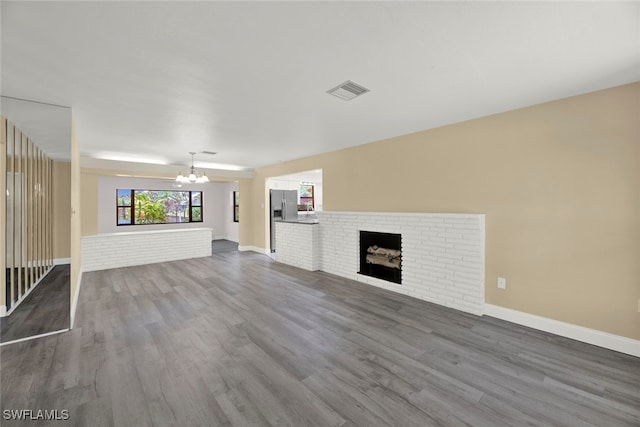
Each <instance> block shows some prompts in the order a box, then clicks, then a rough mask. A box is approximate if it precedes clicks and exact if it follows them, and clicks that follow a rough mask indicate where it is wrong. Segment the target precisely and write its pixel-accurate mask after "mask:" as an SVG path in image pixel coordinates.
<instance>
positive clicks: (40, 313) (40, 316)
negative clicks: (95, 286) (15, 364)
mask: <svg viewBox="0 0 640 427" xmlns="http://www.w3.org/2000/svg"><path fill="white" fill-rule="evenodd" d="M70 274H71V271H70V266H69V265H68V264H67V265H57V266H55V267H54V268H53V269H52V270H51V271H50V272H49V274H47V275H46V276H45V277H44V278H43V279H42V281H41V282H40V284H38V286H37V287H36V288H35V289H34V290H33V291H32V292H31V293H30V294H29V295H28V296H27V298H26V299H25V300H24V301H23V302H22V303H21V304H20V305H19V306H18V307H17V308H16V309H15V311H14V312H13V313H11V315H9V316H6V317H0V343H6V342H9V341H14V340H18V339H21V338H27V337H30V336H34V335H40V334H46V333H48V332H55V331H59V330H61V329H68V328H69V326H70V317H69V314H70V305H71V303H70Z"/></svg>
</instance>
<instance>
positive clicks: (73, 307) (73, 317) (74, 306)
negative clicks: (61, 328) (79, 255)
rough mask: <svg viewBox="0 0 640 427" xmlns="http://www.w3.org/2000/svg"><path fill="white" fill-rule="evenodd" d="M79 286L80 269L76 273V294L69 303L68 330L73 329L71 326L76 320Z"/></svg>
mask: <svg viewBox="0 0 640 427" xmlns="http://www.w3.org/2000/svg"><path fill="white" fill-rule="evenodd" d="M80 285H82V267H80V272H79V273H78V282H77V283H76V292H75V293H74V294H73V301H72V302H71V322H70V325H69V329H73V324H74V323H75V320H76V310H77V308H78V297H79V296H80Z"/></svg>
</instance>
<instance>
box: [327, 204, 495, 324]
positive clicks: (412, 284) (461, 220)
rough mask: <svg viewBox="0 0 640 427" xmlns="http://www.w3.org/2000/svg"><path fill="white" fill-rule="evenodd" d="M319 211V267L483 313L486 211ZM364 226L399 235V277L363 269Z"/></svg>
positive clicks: (386, 244)
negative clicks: (374, 274) (483, 212)
mask: <svg viewBox="0 0 640 427" xmlns="http://www.w3.org/2000/svg"><path fill="white" fill-rule="evenodd" d="M317 216H318V219H319V225H320V233H319V234H320V244H319V247H320V257H319V258H320V261H319V269H320V270H322V271H325V272H327V273H332V274H336V275H338V276H342V277H346V278H349V279H353V280H357V281H360V282H364V283H368V284H370V285H373V286H378V287H382V288H385V289H389V290H391V291H395V292H398V293H402V294H406V295H410V296H413V297H415V298H419V299H423V300H426V301H430V302H433V303H436V304H441V305H444V306H447V307H452V308H455V309H458V310H461V311H465V312H468V313H473V314H477V315H481V314H483V311H484V247H485V224H484V222H485V220H484V215H482V214H430V213H396V212H390V213H372V212H331V211H321V212H317ZM361 231H366V232H373V233H383V234H394V235H398V236H401V237H400V242H401V243H400V246H401V247H400V248H399V249H400V250H401V270H400V273H401V276H400V277H401V279H400V280H399V281H393V280H388V279H386V278H379V277H373V276H372V275H369V274H363V273H362V271H363V267H364V268H367V266H363V265H362V263H361V258H362V257H361V255H362V252H361V251H362V250H363V249H362V248H361V242H360V232H361ZM365 245H366V246H367V247H366V248H365V249H364V250H365V251H366V250H367V249H368V248H369V247H371V246H378V247H380V246H381V245H380V244H375V243H374V244H372V245H369V244H368V243H365ZM388 245H390V244H389V243H384V245H383V246H388ZM391 249H395V248H391ZM365 258H366V256H365Z"/></svg>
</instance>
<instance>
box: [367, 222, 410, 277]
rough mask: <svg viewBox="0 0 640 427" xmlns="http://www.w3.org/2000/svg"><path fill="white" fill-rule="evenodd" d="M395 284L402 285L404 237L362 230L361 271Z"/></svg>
mask: <svg viewBox="0 0 640 427" xmlns="http://www.w3.org/2000/svg"><path fill="white" fill-rule="evenodd" d="M358 273H359V274H364V275H365V276H371V277H375V278H378V279H382V280H386V281H388V282H393V283H398V284H401V283H402V236H401V235H400V234H393V233H378V232H375V231H363V230H360V271H359V272H358Z"/></svg>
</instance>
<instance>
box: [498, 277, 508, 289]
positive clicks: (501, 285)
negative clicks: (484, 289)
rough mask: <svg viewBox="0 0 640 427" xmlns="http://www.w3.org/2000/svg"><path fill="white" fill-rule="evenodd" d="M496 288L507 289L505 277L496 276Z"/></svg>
mask: <svg viewBox="0 0 640 427" xmlns="http://www.w3.org/2000/svg"><path fill="white" fill-rule="evenodd" d="M498 288H500V289H507V279H505V278H504V277H498Z"/></svg>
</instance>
